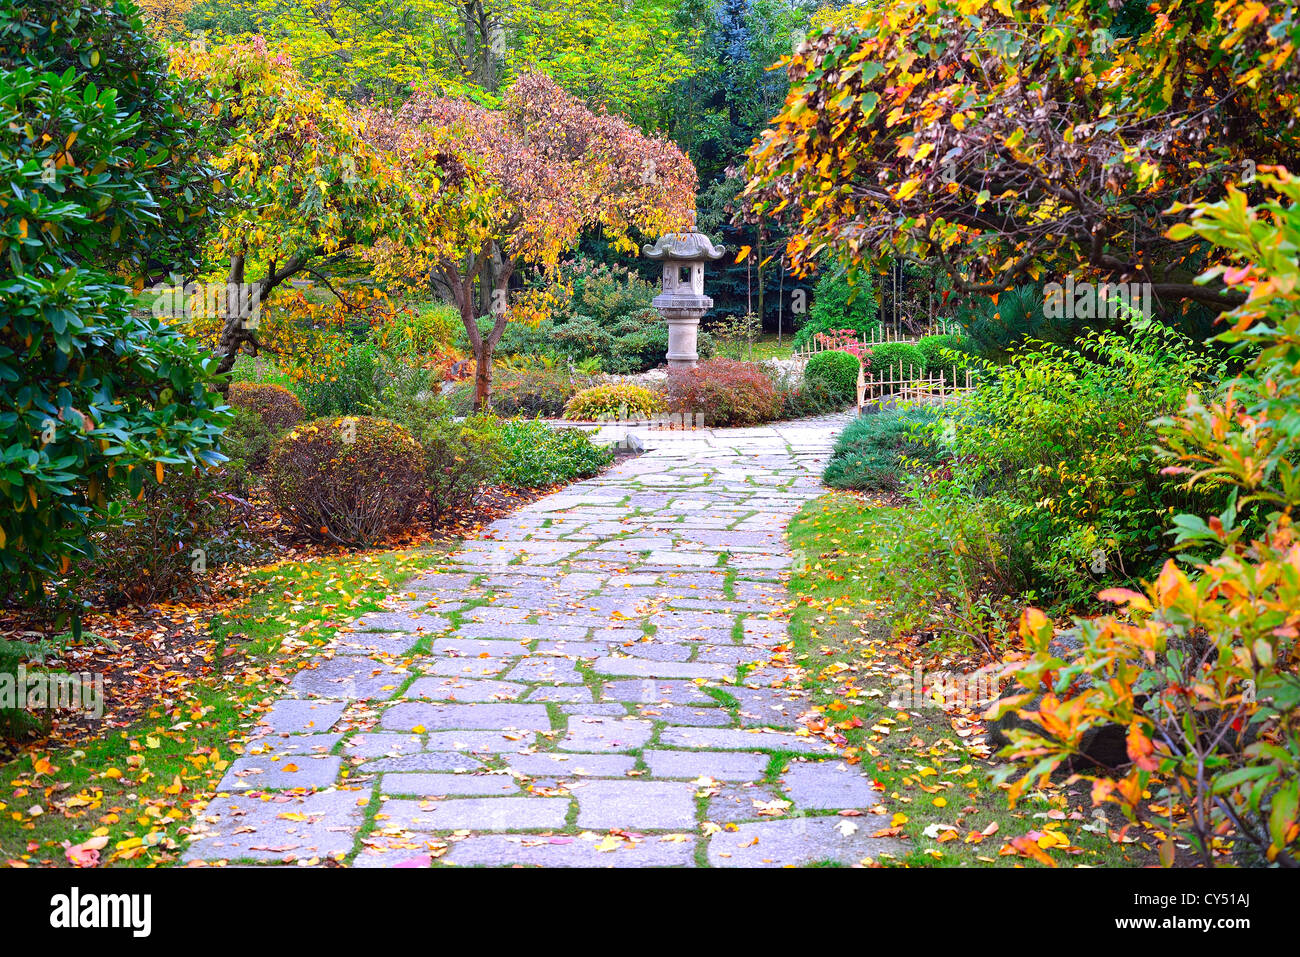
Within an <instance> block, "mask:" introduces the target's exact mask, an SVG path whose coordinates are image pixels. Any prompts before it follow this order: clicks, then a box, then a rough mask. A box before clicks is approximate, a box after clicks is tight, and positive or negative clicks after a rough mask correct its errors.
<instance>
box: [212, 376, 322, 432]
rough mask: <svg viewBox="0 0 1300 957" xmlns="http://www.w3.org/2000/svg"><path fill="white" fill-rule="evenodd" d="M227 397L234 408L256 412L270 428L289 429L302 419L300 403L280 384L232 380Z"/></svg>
mask: <svg viewBox="0 0 1300 957" xmlns="http://www.w3.org/2000/svg"><path fill="white" fill-rule="evenodd" d="M227 398H228V400H229V402H230V404H231V405H232V406H234V407H235V408H236V409H248V410H249V411H251V412H256V413H257V414H258V415H259V416H261V417H262V421H263V422H265V423H266V425H267V427H268V428H270V429H277V430H278V429H289V428H292V427H293V426H295V425H297V424H298V423H299V422H301V421H302V417H303V410H302V403H301V402H299V401H298V397H297V396H296V395H294V394H293V393H292V392H290V391H289V390H288V389H286V388H285V387H284V386H282V385H271V384H270V383H269V382H232V383H230V394H229V396H227Z"/></svg>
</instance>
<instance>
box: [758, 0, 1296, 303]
mask: <svg viewBox="0 0 1300 957" xmlns="http://www.w3.org/2000/svg"><path fill="white" fill-rule="evenodd" d="M833 19H834V22H835V23H836V24H837V25H834V26H832V27H831V28H829V29H827V30H825V31H823V32H822V33H820V34H818V35H816V36H814V37H811V38H810V39H809V40H808V42H807V43H805V44H804V45H803V46H801V47H800V48H799V50H798V51H797V52H796V53H795V54H794V56H792V57H791V58H789V60H788V61H787V62H788V68H789V76H790V90H789V94H788V96H787V98H786V101H785V105H784V108H783V109H782V111H781V113H780V114H779V115H778V116H777V117H776V118H775V119H774V120H773V121H772V126H771V128H770V129H768V130H766V131H764V133H763V135H762V138H761V140H760V141H759V142H758V143H757V144H756V145H755V146H754V147H753V149H752V150H751V154H750V162H749V172H750V175H751V181H750V183H749V185H748V188H747V193H746V202H747V203H748V204H749V207H750V209H751V210H752V211H754V212H757V213H759V214H767V215H775V216H777V217H779V218H781V219H784V220H786V221H787V222H788V224H789V225H790V227H791V229H792V235H791V239H790V241H789V246H788V252H789V255H790V257H791V260H792V262H793V263H794V265H795V266H796V267H797V268H802V269H807V268H809V267H812V266H814V265H815V264H816V263H817V261H818V260H819V259H820V258H822V257H827V256H838V257H840V258H841V259H842V260H843V261H845V262H846V263H847V264H848V265H850V266H852V267H857V266H859V265H860V264H861V263H862V262H863V261H864V260H872V259H876V258H878V257H903V258H908V259H914V260H920V261H925V262H929V263H932V264H934V265H936V266H940V267H943V268H944V269H945V270H946V271H947V272H948V274H949V275H950V277H951V279H952V281H953V285H954V287H955V288H956V289H957V290H959V291H961V292H967V293H969V292H984V293H997V292H998V291H1000V290H1003V289H1007V288H1009V287H1011V286H1012V285H1014V284H1016V283H1023V282H1027V281H1030V280H1033V279H1038V278H1039V277H1040V276H1041V275H1042V274H1043V273H1044V272H1045V271H1047V270H1052V269H1061V270H1070V271H1078V270H1081V271H1085V272H1087V273H1090V274H1094V275H1098V276H1100V277H1104V278H1107V279H1110V280H1116V281H1122V282H1148V283H1150V284H1151V285H1152V287H1153V290H1152V291H1153V292H1154V294H1155V295H1156V296H1158V297H1161V298H1163V299H1164V300H1166V301H1184V300H1192V301H1197V302H1201V303H1204V304H1206V305H1208V306H1209V307H1211V308H1213V309H1219V310H1221V309H1224V308H1230V307H1232V306H1234V305H1237V304H1239V303H1240V302H1241V299H1242V296H1241V295H1240V292H1239V290H1234V289H1230V288H1228V287H1226V286H1225V285H1224V284H1223V283H1222V282H1219V281H1217V280H1216V281H1213V282H1210V283H1208V284H1199V283H1196V282H1194V281H1193V280H1194V278H1195V276H1196V273H1197V272H1198V271H1199V270H1200V268H1201V265H1202V264H1203V263H1204V256H1205V254H1206V253H1207V252H1208V247H1207V244H1205V243H1204V241H1203V240H1202V239H1201V238H1200V237H1198V236H1181V237H1178V238H1175V237H1173V236H1171V235H1170V234H1169V233H1168V229H1169V227H1170V226H1171V225H1172V224H1173V223H1175V222H1177V221H1178V219H1179V216H1178V215H1177V214H1176V213H1174V212H1171V211H1170V208H1171V206H1172V205H1173V204H1174V203H1176V202H1183V203H1189V202H1193V201H1198V200H1202V199H1209V200H1211V201H1213V200H1214V199H1216V198H1218V197H1221V196H1223V195H1224V190H1225V187H1226V184H1228V183H1230V182H1241V183H1243V184H1247V185H1249V184H1250V183H1251V182H1252V181H1253V179H1254V170H1255V165H1256V163H1258V164H1261V165H1262V164H1267V163H1284V164H1285V163H1291V164H1292V165H1294V162H1293V161H1294V160H1295V158H1296V156H1297V146H1298V145H1300V139H1298V133H1297V131H1298V130H1300V126H1298V125H1297V119H1300V59H1298V58H1297V55H1296V46H1297V44H1298V43H1300V20H1297V18H1296V13H1295V7H1294V6H1293V5H1291V4H1265V3H1259V2H1257V0H1221V2H1218V3H1213V4H1210V3H1198V2H1194V0H1172V2H1168V3H1160V4H1151V5H1150V6H1149V7H1143V6H1142V5H1140V4H1137V3H1132V2H1129V3H1124V4H1120V3H1116V2H1114V0H1064V2H1015V0H992V2H989V0H902V2H898V3H887V4H869V5H865V6H863V7H860V8H859V7H854V8H851V10H849V9H846V11H843V12H842V13H840V14H837V15H836V16H835V17H834V18H833ZM1251 188H1257V187H1251Z"/></svg>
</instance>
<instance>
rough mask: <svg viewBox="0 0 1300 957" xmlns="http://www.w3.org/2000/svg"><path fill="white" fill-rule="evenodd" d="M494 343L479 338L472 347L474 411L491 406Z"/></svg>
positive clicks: (485, 409)
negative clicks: (476, 343)
mask: <svg viewBox="0 0 1300 957" xmlns="http://www.w3.org/2000/svg"><path fill="white" fill-rule="evenodd" d="M495 345H496V343H494V342H491V341H489V340H488V339H483V340H481V341H480V342H479V343H478V345H476V346H475V347H474V411H475V412H487V411H489V410H490V409H491V408H492V349H493V347H494V346H495Z"/></svg>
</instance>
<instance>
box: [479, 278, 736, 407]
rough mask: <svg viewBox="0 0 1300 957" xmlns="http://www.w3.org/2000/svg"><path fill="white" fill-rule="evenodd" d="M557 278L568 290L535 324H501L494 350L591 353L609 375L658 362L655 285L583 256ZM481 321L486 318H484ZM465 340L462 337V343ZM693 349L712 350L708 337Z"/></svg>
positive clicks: (664, 341) (661, 353) (663, 332)
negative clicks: (501, 334) (654, 304)
mask: <svg viewBox="0 0 1300 957" xmlns="http://www.w3.org/2000/svg"><path fill="white" fill-rule="evenodd" d="M547 281H548V282H549V281H550V280H547ZM558 281H559V282H560V283H563V284H565V285H567V286H568V287H570V288H571V289H572V293H571V294H570V295H567V296H565V297H564V300H563V301H562V302H561V303H560V304H559V305H557V306H556V307H555V308H554V309H552V310H551V315H550V318H548V319H545V320H543V321H542V322H540V323H538V324H537V325H536V326H528V325H525V324H523V323H511V324H510V325H509V326H507V327H506V331H505V334H504V335H503V336H502V338H501V341H500V343H498V345H497V349H496V352H497V355H499V356H508V355H523V354H534V355H548V356H553V357H556V358H561V359H566V360H568V361H569V362H573V363H575V364H576V363H579V362H583V361H584V360H593V359H594V360H599V362H600V368H601V369H602V370H603V371H605V372H608V373H611V374H614V375H631V374H635V373H638V372H645V371H646V370H648V369H653V368H655V367H656V366H661V365H663V364H664V362H665V360H666V357H667V354H668V325H667V323H665V322H664V321H663V318H662V317H661V316H660V315H659V313H658V312H657V311H656V310H655V309H654V308H653V306H652V305H651V302H652V301H653V299H654V297H655V296H656V295H657V294H658V291H659V290H658V287H657V286H656V285H654V284H653V283H648V282H646V281H644V280H642V279H640V278H638V277H636V276H634V275H633V274H632V273H631V272H630V271H629V270H628V269H626V268H624V267H621V266H608V265H603V264H597V263H594V262H592V261H590V260H587V259H579V260H577V261H575V262H572V263H567V264H565V265H564V266H563V267H562V268H561V271H560V275H559V280H558ZM481 322H482V323H483V324H484V325H487V324H490V323H489V322H488V320H486V319H485V320H482V321H481ZM462 338H463V337H462ZM465 344H466V343H465V342H462V347H463V346H464V345H465ZM697 349H698V351H699V354H700V357H701V358H708V357H709V356H711V355H713V354H714V342H713V338H712V337H711V336H710V335H709V334H707V333H704V332H701V333H700V335H699V339H698V343H697ZM505 414H512V413H505Z"/></svg>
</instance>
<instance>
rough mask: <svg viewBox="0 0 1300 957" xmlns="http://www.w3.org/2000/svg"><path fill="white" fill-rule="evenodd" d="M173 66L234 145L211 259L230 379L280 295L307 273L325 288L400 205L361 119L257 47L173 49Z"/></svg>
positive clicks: (224, 156) (221, 164)
mask: <svg viewBox="0 0 1300 957" xmlns="http://www.w3.org/2000/svg"><path fill="white" fill-rule="evenodd" d="M173 67H174V69H176V70H177V71H178V72H179V73H180V74H182V75H184V76H187V77H191V78H193V79H196V80H199V81H202V82H203V83H204V84H206V87H207V89H208V91H209V96H210V104H209V107H208V122H209V123H210V124H212V125H213V126H214V127H215V128H218V129H221V130H224V131H225V133H226V134H227V135H225V136H224V137H223V138H222V139H221V141H220V145H219V148H218V149H216V150H215V151H214V152H213V155H212V156H211V157H210V161H211V163H212V165H213V167H214V168H215V169H217V170H218V171H219V176H220V182H221V184H222V186H223V190H222V194H221V195H222V197H223V198H224V201H225V205H224V208H223V210H222V215H221V216H220V218H219V219H218V220H217V221H215V222H214V223H213V224H212V227H211V229H210V230H209V234H208V238H207V248H206V253H207V256H208V261H209V263H216V264H220V266H221V268H222V269H223V270H224V272H225V280H226V282H225V288H226V290H227V291H228V294H229V295H228V298H227V300H226V302H225V303H224V308H223V309H222V310H221V312H222V324H221V327H220V329H219V331H218V332H217V334H216V335H215V343H214V345H215V351H216V353H217V355H218V357H219V360H220V361H219V371H220V372H223V373H224V372H228V371H229V370H230V369H231V368H232V367H233V366H234V363H235V360H236V359H237V358H238V356H239V354H240V352H241V351H245V352H252V353H256V351H257V350H258V349H259V348H260V347H261V345H262V342H261V339H260V338H259V332H258V321H257V320H258V317H259V315H260V310H261V309H262V308H263V307H264V306H265V305H266V304H267V303H268V301H269V300H270V298H271V296H272V294H273V293H274V292H275V291H276V290H277V289H278V288H280V287H281V286H282V285H283V284H285V283H286V282H288V281H289V280H290V279H292V278H293V277H295V276H299V275H305V274H311V275H313V276H315V277H316V278H318V279H321V280H322V281H325V282H326V283H328V282H329V278H328V276H327V274H326V272H325V271H324V270H325V269H326V267H327V265H328V264H329V263H330V261H331V260H333V259H336V258H338V257H341V256H344V255H346V254H347V253H348V252H350V251H352V250H354V249H356V248H357V247H358V246H364V245H367V244H369V243H370V242H371V241H372V240H373V239H374V238H375V236H376V234H377V232H378V231H379V230H381V229H384V228H386V227H387V226H389V225H391V224H392V223H393V222H394V220H393V219H392V218H391V215H392V213H393V211H394V209H396V208H397V207H398V206H399V204H400V202H401V201H402V197H403V196H404V195H405V194H404V193H403V192H402V190H401V188H400V187H399V186H398V185H397V184H396V183H395V182H394V179H393V177H394V175H395V174H396V172H397V171H396V170H395V168H394V167H392V166H391V165H390V164H389V163H388V162H387V161H386V160H385V158H384V157H383V156H381V155H380V154H379V153H377V152H376V151H375V150H374V148H373V147H372V146H371V145H370V144H369V143H368V142H367V141H366V140H365V138H364V137H363V136H362V132H361V126H360V123H359V121H358V119H357V117H355V116H354V115H352V114H351V113H350V112H349V111H348V109H347V108H346V107H345V106H344V105H343V104H342V103H340V102H338V101H337V100H334V99H331V98H330V97H328V96H327V95H325V94H324V93H323V92H321V91H320V90H318V89H316V88H314V87H312V86H310V85H308V84H306V83H305V82H304V81H303V80H302V78H301V76H300V75H299V73H298V71H297V70H296V69H295V68H294V67H293V65H292V64H291V63H290V61H289V58H288V57H287V56H285V55H284V54H282V53H272V52H271V50H270V49H269V48H268V46H267V44H266V43H265V42H264V41H263V40H261V39H260V38H255V39H253V40H250V41H248V42H240V43H231V44H226V45H223V46H220V47H214V48H211V49H208V48H207V47H206V46H205V45H203V44H201V43H198V44H194V45H192V46H182V47H176V48H175V49H174V53H173ZM340 297H341V299H342V301H343V302H344V303H346V302H347V299H346V297H345V296H343V295H342V294H341V293H340Z"/></svg>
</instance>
